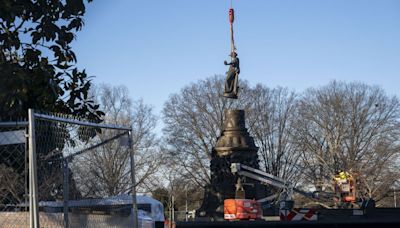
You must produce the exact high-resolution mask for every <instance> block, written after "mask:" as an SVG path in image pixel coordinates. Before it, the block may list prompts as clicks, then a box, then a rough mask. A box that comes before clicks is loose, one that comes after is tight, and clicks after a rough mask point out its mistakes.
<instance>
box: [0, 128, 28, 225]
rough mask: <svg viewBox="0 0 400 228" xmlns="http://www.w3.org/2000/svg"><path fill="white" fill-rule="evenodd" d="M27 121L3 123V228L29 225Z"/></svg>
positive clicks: (0, 144)
mask: <svg viewBox="0 0 400 228" xmlns="http://www.w3.org/2000/svg"><path fill="white" fill-rule="evenodd" d="M27 127H28V122H24V121H19V122H15V121H14V122H0V227H24V226H27V224H28V221H29V220H28V219H29V216H28V213H27V211H28V209H29V208H28V205H29V204H28V166H27V150H26V149H27V147H26V146H27V144H26V140H27V138H26V131H27Z"/></svg>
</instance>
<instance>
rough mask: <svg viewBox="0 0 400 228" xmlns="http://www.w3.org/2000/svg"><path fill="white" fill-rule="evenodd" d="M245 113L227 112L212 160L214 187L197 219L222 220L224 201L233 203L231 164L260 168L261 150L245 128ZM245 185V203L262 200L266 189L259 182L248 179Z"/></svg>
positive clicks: (233, 179) (208, 189)
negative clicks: (246, 200)
mask: <svg viewBox="0 0 400 228" xmlns="http://www.w3.org/2000/svg"><path fill="white" fill-rule="evenodd" d="M244 114H245V113H244V110H231V109H229V110H225V113H224V115H225V116H224V117H225V118H224V130H223V131H222V133H221V136H220V137H219V138H218V140H217V143H216V145H215V147H214V148H213V150H212V156H211V164H210V171H211V183H210V185H209V186H207V188H206V191H205V194H204V199H203V203H202V205H201V207H200V209H199V210H198V212H197V216H198V217H206V218H212V219H213V220H222V219H223V217H224V216H223V213H224V200H225V199H234V198H235V192H236V186H235V185H236V183H237V180H238V176H236V175H234V174H232V172H231V164H232V163H241V164H243V165H247V166H250V167H253V168H255V169H258V168H259V164H258V154H257V150H258V148H257V147H256V146H255V144H254V140H253V138H252V137H251V136H250V135H249V133H248V132H247V129H246V126H245V115H244ZM244 182H245V184H244V185H243V188H244V191H245V198H246V199H261V198H264V197H265V196H266V188H265V186H264V185H261V184H260V183H259V182H258V181H255V180H252V179H246V180H245V181H244Z"/></svg>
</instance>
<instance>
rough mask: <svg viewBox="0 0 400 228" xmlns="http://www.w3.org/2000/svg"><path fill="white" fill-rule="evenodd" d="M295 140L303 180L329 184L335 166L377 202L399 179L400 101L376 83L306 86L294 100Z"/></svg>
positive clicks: (339, 83)
mask: <svg viewBox="0 0 400 228" xmlns="http://www.w3.org/2000/svg"><path fill="white" fill-rule="evenodd" d="M297 110H298V115H299V116H298V120H297V123H296V125H295V129H294V131H293V137H294V142H296V144H297V147H298V149H299V150H300V151H302V162H303V165H304V167H303V171H304V174H305V175H304V177H305V178H306V179H305V182H306V183H312V184H313V185H314V186H315V187H316V188H317V189H318V190H322V189H323V188H324V187H330V186H331V180H332V177H333V175H334V174H335V172H337V171H338V170H339V169H342V170H348V171H350V172H352V173H353V174H354V175H355V176H356V179H357V180H358V182H359V186H358V190H359V191H360V194H362V195H364V194H365V193H367V194H368V195H370V196H373V197H374V198H376V199H377V200H379V199H380V198H381V197H383V196H384V195H385V194H386V191H387V190H389V188H388V187H389V186H392V185H393V184H394V182H395V180H397V179H398V178H399V174H400V172H399V169H398V161H399V155H400V150H399V146H398V143H397V142H398V140H399V128H398V124H399V123H398V118H399V101H398V99H397V98H396V97H388V96H387V95H386V94H385V93H384V91H383V90H382V89H380V88H378V87H372V86H368V85H365V84H362V83H342V82H336V81H333V82H331V83H330V84H328V85H327V86H325V87H322V88H318V89H309V90H307V91H306V92H305V93H304V96H303V98H302V99H301V100H300V101H299V103H298V109H297Z"/></svg>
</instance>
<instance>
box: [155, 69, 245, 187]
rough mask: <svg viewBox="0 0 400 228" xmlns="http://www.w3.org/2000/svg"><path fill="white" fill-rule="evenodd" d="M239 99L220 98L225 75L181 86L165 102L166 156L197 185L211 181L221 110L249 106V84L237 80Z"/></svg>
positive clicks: (222, 114)
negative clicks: (213, 153)
mask: <svg viewBox="0 0 400 228" xmlns="http://www.w3.org/2000/svg"><path fill="white" fill-rule="evenodd" d="M240 85H241V90H240V93H241V94H240V96H239V99H238V100H235V101H232V99H226V98H223V97H222V95H221V94H222V92H223V91H224V77H223V76H214V77H211V78H207V79H205V80H201V81H198V82H196V83H194V84H191V85H189V86H186V87H184V88H183V89H182V90H181V91H180V93H178V94H173V95H171V96H170V98H169V100H168V101H167V102H166V103H165V105H164V110H163V114H164V123H165V127H164V129H163V132H164V136H165V140H166V143H167V145H168V147H167V148H166V151H167V152H168V155H169V159H170V160H172V161H175V162H176V164H178V165H179V166H180V167H181V168H182V173H181V174H182V175H183V176H186V178H188V179H190V180H192V181H193V182H195V183H196V184H197V185H198V186H200V187H205V186H206V185H207V184H208V183H209V182H210V173H209V162H210V159H211V150H212V147H213V146H214V145H215V143H216V140H217V138H218V137H219V134H220V132H221V128H222V120H223V116H224V110H225V109H228V108H238V107H239V108H245V107H247V106H248V92H249V87H248V85H247V83H246V82H240Z"/></svg>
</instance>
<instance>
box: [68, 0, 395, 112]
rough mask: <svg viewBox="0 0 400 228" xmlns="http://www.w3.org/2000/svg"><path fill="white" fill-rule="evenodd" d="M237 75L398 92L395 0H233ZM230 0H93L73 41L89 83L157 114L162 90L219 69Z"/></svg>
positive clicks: (296, 85)
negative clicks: (120, 90) (120, 91)
mask: <svg viewBox="0 0 400 228" xmlns="http://www.w3.org/2000/svg"><path fill="white" fill-rule="evenodd" d="M233 6H234V8H235V11H236V15H235V16H236V18H235V24H234V28H235V40H236V46H237V50H238V55H239V58H240V61H241V74H240V77H241V78H242V79H246V80H248V81H249V82H250V84H251V85H255V84H256V83H263V84H265V85H267V86H270V87H275V86H278V85H279V86H284V87H288V88H290V89H293V90H296V91H298V92H301V91H304V90H305V89H306V88H309V87H316V86H321V85H325V84H327V83H328V82H329V81H331V80H333V79H336V80H341V81H361V82H366V83H368V84H371V85H379V86H381V87H383V88H384V89H385V90H386V91H387V92H388V93H389V94H391V95H397V96H400V92H399V87H400V1H399V0H233ZM229 7H230V0H197V1H195V0H134V1H133V0H114V1H103V0H95V1H93V2H92V3H91V4H89V5H88V7H87V14H86V16H85V27H84V28H83V30H82V31H80V32H79V33H78V34H77V37H76V41H75V42H74V45H73V48H74V50H75V52H76V54H77V57H78V66H79V67H80V68H85V69H86V70H87V72H88V74H89V75H94V76H96V77H95V79H94V82H95V83H109V84H112V85H121V84H123V85H125V86H127V87H128V89H129V90H130V94H131V96H132V98H134V99H137V98H140V97H141V98H143V99H144V101H145V102H146V103H148V104H151V105H153V106H154V107H155V110H156V111H157V112H158V111H160V110H161V109H162V106H163V104H164V102H165V101H166V99H167V98H168V96H169V95H170V94H171V93H177V92H179V90H180V89H181V88H182V87H184V86H185V85H188V84H189V83H191V82H196V81H198V80H200V79H205V78H207V77H210V76H213V75H215V74H225V71H226V70H227V68H226V67H225V66H224V65H223V61H224V60H228V57H229V56H228V54H229V48H230V44H229V23H228V10H229Z"/></svg>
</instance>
